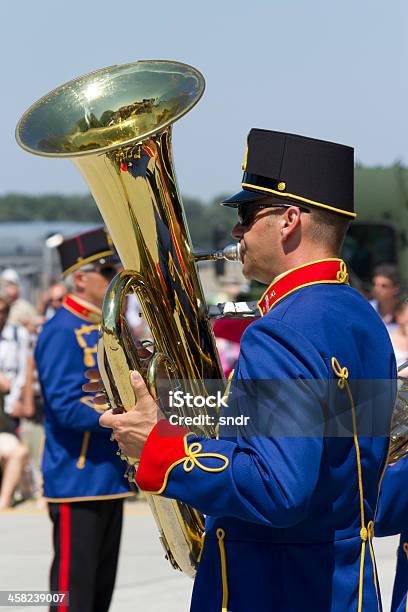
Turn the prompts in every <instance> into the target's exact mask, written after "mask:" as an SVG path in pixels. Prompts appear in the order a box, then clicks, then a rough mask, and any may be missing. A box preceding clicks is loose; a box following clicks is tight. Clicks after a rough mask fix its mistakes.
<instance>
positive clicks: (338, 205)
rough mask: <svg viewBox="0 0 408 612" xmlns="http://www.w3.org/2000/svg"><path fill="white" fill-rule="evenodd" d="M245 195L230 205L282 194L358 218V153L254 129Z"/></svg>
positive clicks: (244, 181)
mask: <svg viewBox="0 0 408 612" xmlns="http://www.w3.org/2000/svg"><path fill="white" fill-rule="evenodd" d="M243 169H244V176H243V179H242V191H240V192H239V193H237V194H235V195H233V196H231V197H230V198H227V199H226V200H224V201H223V204H224V205H226V206H232V207H236V206H238V204H243V203H246V202H248V203H249V202H251V201H253V200H259V198H262V197H270V196H274V197H275V196H276V197H279V198H280V199H281V201H282V203H284V202H286V201H289V200H291V201H292V202H293V203H295V204H296V203H297V202H298V203H299V205H302V204H303V205H310V206H317V207H320V208H322V209H325V210H327V211H329V212H336V213H339V214H342V215H344V216H347V217H349V218H354V217H355V216H356V215H355V213H354V149H353V148H352V147H348V146H345V145H342V144H337V143H335V142H328V141H325V140H317V139H316V138H308V137H306V136H299V135H297V134H286V133H284V132H273V131H270V130H260V129H257V128H254V129H252V130H251V131H250V132H249V135H248V144H247V151H246V159H245V161H244V164H243Z"/></svg>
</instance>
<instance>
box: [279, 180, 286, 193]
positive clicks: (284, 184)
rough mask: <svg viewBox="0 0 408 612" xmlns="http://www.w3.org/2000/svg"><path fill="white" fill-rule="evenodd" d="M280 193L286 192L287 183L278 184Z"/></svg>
mask: <svg viewBox="0 0 408 612" xmlns="http://www.w3.org/2000/svg"><path fill="white" fill-rule="evenodd" d="M278 189H279V191H284V190H285V189H286V183H283V182H282V183H278Z"/></svg>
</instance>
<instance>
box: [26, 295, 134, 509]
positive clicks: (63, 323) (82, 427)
mask: <svg viewBox="0 0 408 612" xmlns="http://www.w3.org/2000/svg"><path fill="white" fill-rule="evenodd" d="M99 321H100V315H98V314H97V313H96V312H95V311H93V310H92V309H90V307H89V305H85V304H83V303H82V302H81V301H80V300H78V299H77V298H74V297H73V296H68V297H67V298H66V300H65V302H64V305H63V306H62V308H60V309H59V310H58V311H57V313H56V314H55V316H54V317H53V318H52V319H51V320H50V321H48V322H47V323H46V324H45V325H44V327H43V329H42V331H41V333H40V336H39V338H38V342H37V347H36V351H35V360H36V363H37V368H38V374H39V379H40V383H41V388H42V392H43V395H44V410H45V445H44V454H43V460H42V471H43V481H44V496H45V497H46V498H47V499H48V500H49V501H80V500H91V499H108V498H115V497H124V496H127V495H129V494H130V492H129V485H128V482H127V481H126V479H125V478H124V471H125V464H124V463H123V461H121V459H120V458H119V457H118V456H117V455H116V451H117V446H116V445H115V444H112V442H111V441H110V432H109V431H108V430H106V429H104V428H102V427H101V426H100V425H99V416H100V414H99V412H97V411H96V410H95V409H94V408H93V403H92V397H91V396H89V395H88V396H87V395H86V394H85V393H84V392H83V391H82V385H83V384H84V383H85V382H86V381H87V379H85V376H84V372H85V370H86V369H87V368H90V367H96V344H97V339H98V329H99Z"/></svg>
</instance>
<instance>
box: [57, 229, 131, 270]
mask: <svg viewBox="0 0 408 612" xmlns="http://www.w3.org/2000/svg"><path fill="white" fill-rule="evenodd" d="M58 252H59V256H60V261H61V267H62V274H63V276H67V275H68V274H71V272H74V271H75V270H78V268H81V267H82V266H85V265H87V264H90V263H97V264H99V265H103V264H106V263H115V264H116V263H119V258H118V256H117V253H116V251H115V247H114V246H113V242H112V239H111V237H110V235H109V234H108V231H107V230H106V228H105V227H97V228H96V229H92V230H90V231H88V232H84V233H82V234H77V235H76V236H72V238H67V239H66V240H64V241H63V242H62V243H61V244H60V245H59V246H58Z"/></svg>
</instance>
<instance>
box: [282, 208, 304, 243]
mask: <svg viewBox="0 0 408 612" xmlns="http://www.w3.org/2000/svg"><path fill="white" fill-rule="evenodd" d="M300 215H301V213H300V210H299V208H298V207H297V206H291V207H290V208H288V209H287V210H286V211H285V214H284V215H283V216H282V225H281V236H282V238H283V240H288V239H289V238H291V237H292V236H293V234H294V232H296V230H297V229H298V228H299V226H300Z"/></svg>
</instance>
